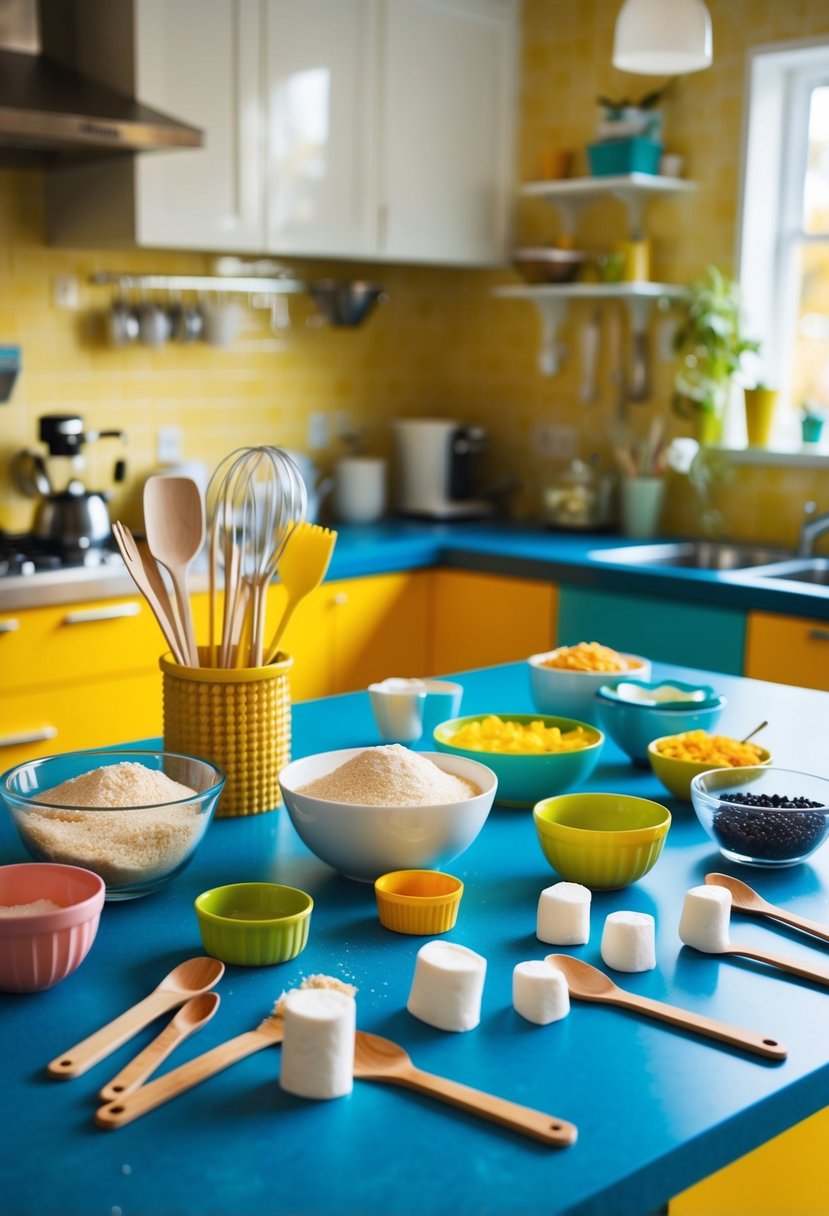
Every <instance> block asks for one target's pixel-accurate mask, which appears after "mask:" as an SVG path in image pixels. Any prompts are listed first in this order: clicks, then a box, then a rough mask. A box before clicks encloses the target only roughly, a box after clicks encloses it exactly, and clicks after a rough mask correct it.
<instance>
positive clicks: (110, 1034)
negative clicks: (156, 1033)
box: [46, 990, 192, 1079]
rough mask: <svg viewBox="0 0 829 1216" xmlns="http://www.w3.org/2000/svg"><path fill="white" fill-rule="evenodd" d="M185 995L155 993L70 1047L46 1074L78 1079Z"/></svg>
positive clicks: (169, 992) (183, 993)
mask: <svg viewBox="0 0 829 1216" xmlns="http://www.w3.org/2000/svg"><path fill="white" fill-rule="evenodd" d="M190 995H192V994H191V993H187V992H173V991H172V990H171V991H160V990H159V991H157V992H151V993H150V995H149V996H145V997H144V999H143V1001H139V1002H138V1004H137V1005H133V1007H132V1008H131V1009H128V1010H127V1011H126V1012H125V1013H122V1014H121V1015H120V1017H117V1018H115V1019H114V1020H113V1021H112V1022H108V1023H107V1024H106V1026H102V1027H101V1029H100V1030H96V1031H95V1033H94V1034H91V1035H90V1036H89V1037H88V1038H86V1039H83V1040H82V1041H81V1042H80V1043H78V1044H77V1045H76V1046H75V1047H70V1048H69V1050H68V1051H64V1052H63V1053H62V1054H61V1055H59V1056H57V1057H56V1058H55V1059H54V1060H52V1062H51V1064H49V1065H48V1066H47V1069H46V1071H47V1072H48V1073H49V1075H50V1076H52V1077H63V1078H65V1079H68V1078H69V1077H79V1076H81V1074H82V1073H85V1072H86V1071H87V1069H88V1068H91V1067H92V1065H93V1064H97V1063H98V1061H99V1060H103V1059H104V1057H105V1056H108V1055H109V1054H110V1052H113V1051H115V1049H116V1047H120V1046H121V1044H122V1043H126V1041H127V1039H131V1038H132V1036H133V1035H134V1034H137V1033H138V1031H139V1030H142V1029H143V1028H144V1027H145V1026H147V1025H148V1024H149V1023H150V1022H152V1021H153V1020H154V1019H155V1018H157V1017H160V1016H161V1014H162V1013H167V1012H168V1011H169V1010H170V1009H175V1008H176V1006H177V1005H183V1004H184V1002H185V1001H186V1000H187V998H188V996H190Z"/></svg>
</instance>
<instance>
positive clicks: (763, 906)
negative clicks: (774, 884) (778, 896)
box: [705, 874, 829, 942]
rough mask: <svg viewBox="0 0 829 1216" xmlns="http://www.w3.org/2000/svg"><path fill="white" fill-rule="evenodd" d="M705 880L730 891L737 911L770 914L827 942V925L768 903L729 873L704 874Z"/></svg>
mask: <svg viewBox="0 0 829 1216" xmlns="http://www.w3.org/2000/svg"><path fill="white" fill-rule="evenodd" d="M705 881H706V883H707V885H708V886H709V887H725V888H726V890H728V891H730V892H731V906H732V908H736V909H737V910H738V911H739V912H748V913H749V914H753V915H755V916H771V917H773V918H774V920H779V921H782V922H783V924H784V925H792V926H793V927H794V928H795V929H804V930H805V931H806V932H807V933H812V934H813V935H814V936H815V937H820V938H822V939H823V941H825V942H829V927H827V926H826V925H820V924H818V922H817V921H814V920H807V919H806V917H805V916H797V915H796V914H795V913H794V912H787V911H786V909H785V908H779V907H778V906H777V904H770V903H769V902H768V901H767V900H765V899H763V897H762V895H759V894H758V893H757V892H756V891H755V890H754V889H753V887H750V886H749V885H748V884H747V883H744V882H740V880H739V878H732V877H731V875H730V874H706V875H705Z"/></svg>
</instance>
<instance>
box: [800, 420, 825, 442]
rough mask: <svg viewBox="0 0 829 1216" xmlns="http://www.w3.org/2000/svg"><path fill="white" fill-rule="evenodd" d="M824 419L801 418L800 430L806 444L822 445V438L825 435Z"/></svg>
mask: <svg viewBox="0 0 829 1216" xmlns="http://www.w3.org/2000/svg"><path fill="white" fill-rule="evenodd" d="M824 422H825V419H824V418H815V417H814V416H810V417H808V418H801V420H800V429H801V433H802V435H803V442H804V443H820V437H821V435H822V434H823V424H824Z"/></svg>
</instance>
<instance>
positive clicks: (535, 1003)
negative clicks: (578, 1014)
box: [512, 959, 570, 1026]
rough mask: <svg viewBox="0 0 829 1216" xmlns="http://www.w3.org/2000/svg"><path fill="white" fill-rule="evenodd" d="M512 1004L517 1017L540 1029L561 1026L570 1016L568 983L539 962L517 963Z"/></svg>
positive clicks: (550, 968)
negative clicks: (558, 1024) (548, 1026)
mask: <svg viewBox="0 0 829 1216" xmlns="http://www.w3.org/2000/svg"><path fill="white" fill-rule="evenodd" d="M512 1003H513V1005H514V1007H515V1012H516V1013H520V1014H521V1017H522V1018H526V1019H527V1021H528V1022H535V1024H536V1025H537V1026H547V1025H549V1023H550V1022H558V1021H560V1020H561V1018H566V1017H567V1014H568V1013H569V1012H570V992H569V990H568V988H567V980H566V979H565V978H564V976H563V974H562V973H561V972H560V971H558V970H557V969H556V968H555V967H551V966H550V964H549V963H545V962H543V961H539V960H538V959H531V960H530V961H529V962H526V963H517V964H516V966H515V969H514V970H513V973H512Z"/></svg>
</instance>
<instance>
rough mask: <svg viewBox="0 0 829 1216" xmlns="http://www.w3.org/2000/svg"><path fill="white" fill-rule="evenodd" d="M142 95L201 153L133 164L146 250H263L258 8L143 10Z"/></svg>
mask: <svg viewBox="0 0 829 1216" xmlns="http://www.w3.org/2000/svg"><path fill="white" fill-rule="evenodd" d="M135 11H136V51H137V54H136V67H137V72H136V94H137V96H138V97H139V98H140V99H141V100H142V101H144V102H145V103H146V104H147V105H150V106H152V107H153V108H154V109H157V110H162V111H164V112H166V113H168V114H173V115H175V116H176V117H178V116H179V115H181V116H183V117H186V118H188V119H190V120H191V121H192V122H193V123H195V125H196V126H199V127H201V128H202V129H203V130H204V133H205V147H204V148H203V149H201V150H199V151H193V149H185V150H182V151H179V152H160V153H158V154H157V155H152V154H151V155H147V156H139V157H137V158H136V161H135V173H136V224H137V233H136V236H137V241H138V244H140V245H155V246H167V247H169V246H172V247H175V248H178V249H230V250H258V249H261V247H262V216H263V205H262V176H263V174H262V142H261V141H262V136H261V131H262V122H261V109H260V105H259V94H260V66H259V62H260V61H259V0H173V2H172V3H171V2H170V0H139V3H138V4H137V6H136V10H135Z"/></svg>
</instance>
